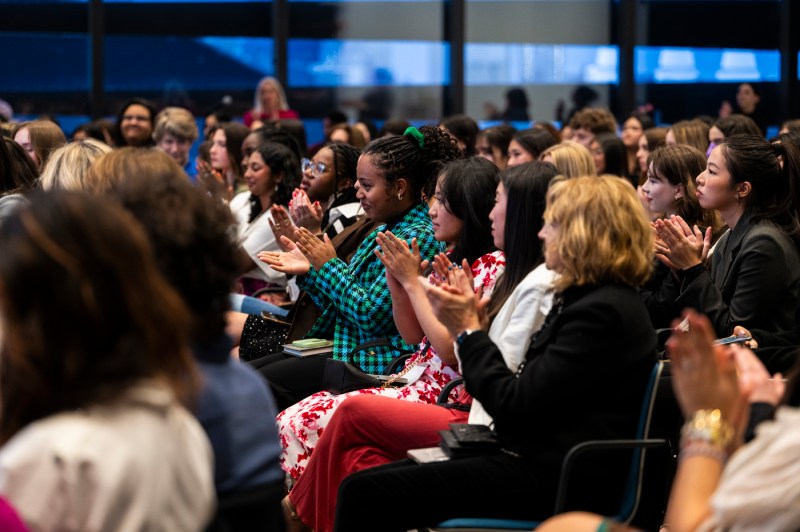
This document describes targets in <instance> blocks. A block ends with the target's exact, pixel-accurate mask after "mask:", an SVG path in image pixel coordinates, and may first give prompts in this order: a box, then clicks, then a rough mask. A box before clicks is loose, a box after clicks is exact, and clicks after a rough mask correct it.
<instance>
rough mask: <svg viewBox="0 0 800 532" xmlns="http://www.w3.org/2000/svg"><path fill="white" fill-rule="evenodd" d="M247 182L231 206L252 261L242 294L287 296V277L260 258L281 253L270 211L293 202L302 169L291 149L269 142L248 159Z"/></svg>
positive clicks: (240, 240)
mask: <svg viewBox="0 0 800 532" xmlns="http://www.w3.org/2000/svg"><path fill="white" fill-rule="evenodd" d="M212 153H213V152H212ZM244 178H245V181H246V183H247V188H248V190H247V191H245V192H242V193H240V194H237V195H236V196H235V197H234V198H233V199H232V200H231V203H230V207H231V212H233V215H234V217H235V219H236V222H237V224H238V235H239V242H240V244H241V246H242V248H244V250H245V251H246V252H247V255H248V256H249V257H250V259H251V261H250V262H249V263H248V264H247V267H246V269H245V272H243V275H242V278H241V279H240V282H241V284H242V291H243V293H244V294H245V295H251V294H253V293H254V292H256V291H257V290H261V289H264V288H278V289H280V290H281V291H284V292H285V286H286V276H285V275H284V274H283V273H280V272H277V271H275V270H273V269H272V268H270V267H268V266H267V265H265V264H264V263H263V262H261V261H260V260H258V259H257V258H256V254H258V253H259V252H262V251H278V250H280V247H279V246H278V242H277V238H276V236H275V233H274V232H273V230H272V223H271V220H272V215H271V213H270V208H271V207H272V206H273V205H286V204H287V203H288V202H289V198H290V197H291V191H292V190H294V188H295V187H296V186H297V184H298V183H299V181H300V165H299V163H298V162H297V160H296V159H295V158H294V154H292V152H291V150H289V148H287V147H286V146H284V145H282V144H278V143H276V142H266V143H264V144H260V145H259V146H258V147H257V148H256V149H255V150H254V151H253V152H252V153H251V154H250V155H249V156H248V157H247V167H246V168H245V173H244Z"/></svg>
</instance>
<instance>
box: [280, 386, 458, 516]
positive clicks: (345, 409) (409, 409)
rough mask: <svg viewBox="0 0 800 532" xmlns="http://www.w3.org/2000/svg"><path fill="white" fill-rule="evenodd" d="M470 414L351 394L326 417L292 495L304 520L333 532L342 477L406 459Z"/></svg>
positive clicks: (420, 404) (430, 443) (426, 405)
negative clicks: (328, 417)
mask: <svg viewBox="0 0 800 532" xmlns="http://www.w3.org/2000/svg"><path fill="white" fill-rule="evenodd" d="M467 417H468V413H467V412H462V411H460V410H455V409H448V408H443V407H441V406H436V405H431V404H423V403H409V402H406V401H400V400H398V399H392V398H388V397H380V396H375V395H361V396H358V397H353V398H351V399H348V400H347V401H345V402H343V403H342V404H341V405H340V406H339V408H338V409H337V410H336V412H335V413H334V414H333V417H331V420H330V421H329V422H328V426H327V427H326V428H325V432H324V433H323V434H322V437H321V438H320V439H319V442H318V443H317V448H316V449H315V450H314V454H313V455H311V460H310V461H309V462H308V467H306V470H305V473H303V475H302V476H301V477H300V479H299V480H298V481H297V483H296V484H295V485H294V487H293V488H292V491H291V492H290V493H289V499H290V500H291V501H292V504H293V505H294V507H295V508H296V510H297V514H298V515H299V516H300V518H301V519H302V520H303V523H305V524H306V525H307V526H309V527H311V528H312V529H314V530H315V532H330V531H331V530H333V522H334V517H335V515H336V493H337V491H338V490H339V484H341V482H342V480H344V479H345V478H346V477H347V476H348V475H351V474H353V473H355V472H357V471H361V470H362V469H367V468H369V467H375V466H379V465H383V464H387V463H389V462H394V461H396V460H402V459H404V458H406V452H407V451H408V450H409V449H418V448H420V447H433V446H435V445H438V444H439V440H440V436H439V431H440V430H445V429H447V428H449V427H448V424H449V423H466V422H467Z"/></svg>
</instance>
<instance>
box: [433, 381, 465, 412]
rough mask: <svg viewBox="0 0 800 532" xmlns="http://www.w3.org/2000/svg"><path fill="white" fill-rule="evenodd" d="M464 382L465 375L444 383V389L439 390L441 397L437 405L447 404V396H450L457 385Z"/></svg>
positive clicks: (437, 400)
mask: <svg viewBox="0 0 800 532" xmlns="http://www.w3.org/2000/svg"><path fill="white" fill-rule="evenodd" d="M463 382H464V377H456V378H454V379H452V380H451V381H450V382H448V383H447V384H445V385H444V388H442V391H441V392H439V398H438V399H436V404H437V405H443V404H447V398H448V397H450V392H452V391H453V390H454V389H455V387H456V386H458V385H459V384H461V383H463Z"/></svg>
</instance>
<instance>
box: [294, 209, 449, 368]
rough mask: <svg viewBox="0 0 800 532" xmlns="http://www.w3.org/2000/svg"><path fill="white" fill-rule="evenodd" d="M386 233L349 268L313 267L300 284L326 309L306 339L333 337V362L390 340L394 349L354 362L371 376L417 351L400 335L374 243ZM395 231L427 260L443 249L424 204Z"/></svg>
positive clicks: (370, 241) (367, 243)
mask: <svg viewBox="0 0 800 532" xmlns="http://www.w3.org/2000/svg"><path fill="white" fill-rule="evenodd" d="M385 229H386V226H385V225H382V226H380V227H378V228H377V229H375V230H374V231H373V232H372V233H370V234H369V236H367V238H366V239H364V241H363V242H361V245H360V246H359V247H358V250H357V251H356V252H355V254H354V255H353V258H352V260H351V261H350V265H349V266H348V264H347V263H345V262H344V261H342V260H340V259H331V260H329V261H328V262H326V263H325V264H324V265H323V266H322V268H320V269H319V270H316V269H314V268H313V267H312V268H311V269H310V270H309V272H308V275H306V276H304V277H302V278H298V280H299V285H300V287H301V288H303V289H304V290H306V292H308V294H309V295H310V296H311V298H312V299H313V300H314V302H315V303H316V304H317V306H319V308H321V309H323V312H322V316H320V317H319V319H317V322H316V323H315V324H314V326H313V327H312V328H311V330H310V331H309V332H308V334H306V337H308V338H331V337H332V338H333V358H336V359H339V360H344V359H345V357H346V356H347V354H348V353H350V351H352V350H353V349H354V348H355V347H356V346H357V345H360V344H362V343H364V342H367V341H369V340H375V339H377V338H388V339H389V341H390V344H391V345H389V346H383V347H374V348H370V349H368V350H365V351H363V352H359V353H356V354H355V356H354V357H353V362H355V363H356V364H358V365H359V366H360V367H361V369H363V370H364V371H366V372H367V373H381V372H383V369H384V367H385V366H386V364H387V363H388V362H389V361H390V360H391V359H392V358H394V357H395V356H397V355H399V354H400V353H403V352H412V351H415V349H416V347H415V346H411V345H408V344H407V343H405V342H404V341H403V339H402V338H401V337H400V334H399V333H398V332H397V327H396V326H395V324H394V317H393V316H392V297H391V294H390V293H389V287H388V286H387V285H386V271H385V269H384V267H383V264H381V262H380V261H379V260H378V258H377V257H376V256H375V254H374V253H373V251H374V250H375V247H376V246H377V244H376V243H375V238H376V237H377V235H378V232H379V231H384V230H385ZM391 231H392V233H394V234H395V235H396V236H397V237H398V238H402V239H404V240H406V241H407V242H409V243H410V242H411V239H412V238H414V237H416V239H417V243H418V244H419V249H420V254H421V255H422V258H423V260H425V259H427V260H431V259H433V256H434V255H435V254H436V253H439V252H440V251H442V250H443V249H444V245H443V244H442V243H440V242H437V241H436V239H434V237H433V226H432V225H431V220H430V218H429V217H428V208H427V206H426V205H425V204H420V205H418V206H416V207H414V208H413V209H411V210H410V211H409V212H408V213H407V214H406V215H405V216H404V217H403V218H402V219H401V220H400V221H399V222H398V223H397V225H395V226H394V227H393V228H392V229H391Z"/></svg>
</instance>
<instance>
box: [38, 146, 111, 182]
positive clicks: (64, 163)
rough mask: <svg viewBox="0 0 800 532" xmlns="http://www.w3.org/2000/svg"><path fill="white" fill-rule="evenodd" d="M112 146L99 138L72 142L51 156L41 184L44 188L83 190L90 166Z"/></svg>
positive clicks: (43, 171)
mask: <svg viewBox="0 0 800 532" xmlns="http://www.w3.org/2000/svg"><path fill="white" fill-rule="evenodd" d="M110 152H111V148H110V147H109V146H108V145H107V144H104V143H102V142H100V141H99V140H94V139H85V140H76V141H73V142H70V143H69V144H67V145H66V146H62V147H60V148H58V149H57V150H56V151H54V152H53V154H52V155H51V156H50V159H49V160H48V161H47V164H46V165H45V167H44V170H42V177H41V178H40V180H39V186H40V187H41V188H42V189H43V190H53V189H62V190H83V189H84V188H86V184H85V181H86V175H87V174H88V173H89V167H90V166H92V164H94V162H95V161H96V160H97V159H99V158H100V157H101V156H102V155H105V154H106V153H110Z"/></svg>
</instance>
